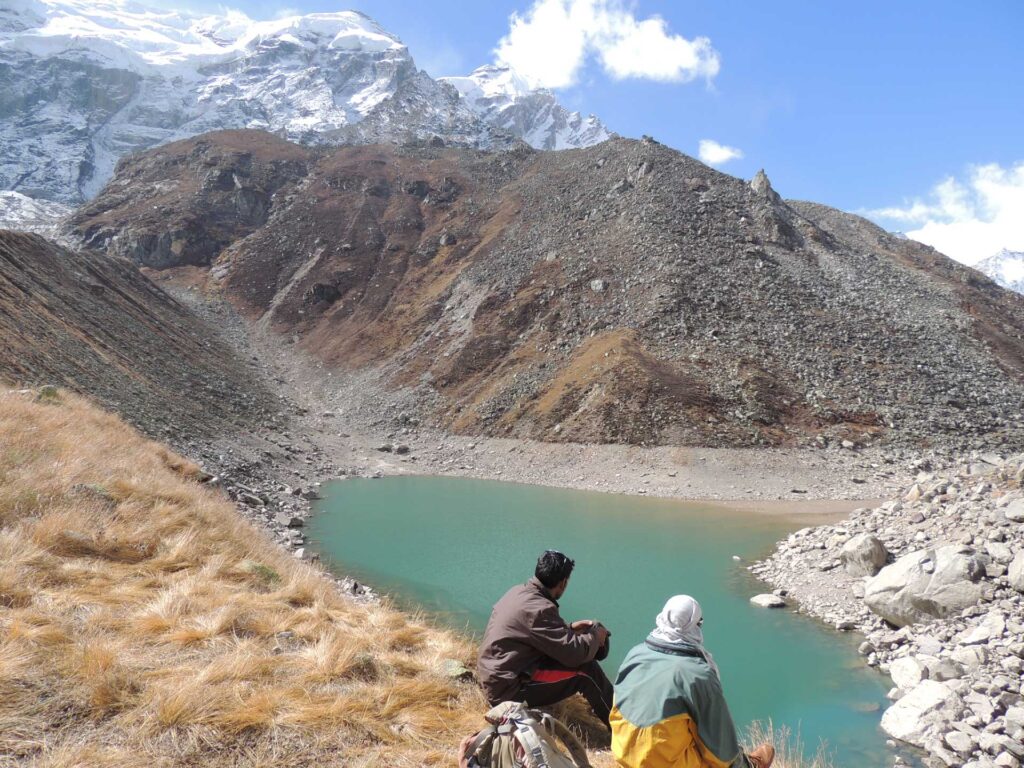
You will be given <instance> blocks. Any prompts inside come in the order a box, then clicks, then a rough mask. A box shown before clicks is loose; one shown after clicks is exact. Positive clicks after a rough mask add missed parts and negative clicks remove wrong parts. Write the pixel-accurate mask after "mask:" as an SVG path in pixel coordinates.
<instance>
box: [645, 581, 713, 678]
mask: <svg viewBox="0 0 1024 768" xmlns="http://www.w3.org/2000/svg"><path fill="white" fill-rule="evenodd" d="M703 616H704V614H703V612H702V611H701V609H700V603H698V602H697V601H696V600H694V599H693V598H692V597H690V596H689V595H676V596H675V597H671V598H669V601H668V602H667V603H665V607H664V608H662V609H661V613H659V614H658V617H657V619H655V627H654V631H652V632H651V634H650V637H651V639H652V640H655V641H657V642H661V643H669V644H671V645H687V646H692V647H693V648H695V649H696V650H697V651H699V652H700V654H701V655H702V656H703V657H704V659H705V661H707V663H708V664H709V665H710V666H711V668H712V669H713V670H714V671H715V674H716V675H717V674H718V665H717V664H715V662H714V659H712V657H711V654H710V653H708V652H707V649H706V648H704V631H703V630H702V629H701V628H700V620H701V618H702V617H703Z"/></svg>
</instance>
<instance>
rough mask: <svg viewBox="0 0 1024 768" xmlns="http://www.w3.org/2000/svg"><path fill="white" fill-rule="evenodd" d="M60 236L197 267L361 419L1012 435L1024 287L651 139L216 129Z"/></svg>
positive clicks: (125, 185) (534, 431) (141, 159)
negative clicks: (328, 143)
mask: <svg viewBox="0 0 1024 768" xmlns="http://www.w3.org/2000/svg"><path fill="white" fill-rule="evenodd" d="M72 234H73V235H74V236H75V237H78V238H80V239H81V241H82V242H84V243H86V244H87V245H88V246H89V247H92V248H101V249H109V250H110V251H111V252H113V253H117V254H121V255H124V256H127V257H129V258H131V259H133V260H134V261H136V262H137V263H141V264H145V265H148V266H152V267H157V268H161V269H163V268H170V267H177V266H179V265H188V264H191V265H204V266H205V265H209V267H210V270H209V275H208V276H209V278H210V283H211V286H212V287H213V288H214V289H216V290H220V291H222V292H223V294H224V295H225V296H226V297H227V298H228V299H229V300H230V301H232V302H233V303H234V304H235V305H236V306H237V307H238V308H240V309H241V310H242V311H243V313H245V314H246V315H247V316H248V317H249V318H251V319H252V320H253V321H254V322H257V323H259V324H260V326H261V327H263V328H267V329H271V330H273V331H275V332H277V333H279V334H281V335H282V336H283V337H284V338H286V339H288V340H293V341H296V342H297V343H298V344H299V345H300V346H301V347H302V348H304V349H305V350H307V351H308V352H309V353H310V354H311V355H313V356H315V357H317V358H319V359H320V360H322V361H324V362H326V363H327V364H329V365H334V366H343V367H346V368H347V369H349V370H353V369H360V368H362V369H372V370H373V371H374V372H375V373H376V375H377V377H378V378H377V380H378V382H379V387H380V388H381V390H382V391H388V392H391V393H392V397H391V401H390V402H391V407H390V408H385V409H382V410H381V417H382V419H386V420H390V421H391V422H393V423H397V424H400V423H403V422H405V423H407V422H409V421H410V420H413V421H417V420H418V421H423V422H426V423H433V424H437V425H440V426H442V427H446V428H450V429H453V430H455V431H457V432H463V433H471V434H490V435H500V436H516V437H530V438H538V439H542V440H556V441H560V440H572V441H585V442H620V443H633V444H652V443H657V444H703V445H720V446H747V445H793V444H808V443H814V442H817V443H819V444H828V443H831V442H834V443H836V444H838V443H840V442H843V443H844V444H845V445H848V446H851V447H852V446H855V445H857V444H866V443H869V442H873V441H877V440H881V439H884V440H889V441H894V442H899V443H903V444H906V445H911V446H920V445H922V444H926V443H928V442H943V441H946V442H957V443H958V444H960V445H970V444H972V443H978V444H992V443H999V442H1000V441H1007V442H1009V443H1010V444H1014V445H1019V444H1020V443H1021V437H1022V423H1021V422H1022V415H1021V404H1022V403H1024V299H1022V298H1021V297H1020V296H1017V295H1015V294H1012V293H1010V292H1007V291H1004V290H1003V289H1001V288H999V287H998V286H996V285H995V284H994V283H992V282H991V281H990V280H988V279H986V278H984V277H983V276H981V275H980V274H979V273H977V272H975V271H973V270H970V269H968V268H966V267H963V266H961V265H958V264H956V263H955V262H953V261H951V260H949V259H947V258H945V257H944V256H942V255H941V254H939V253H937V252H935V251H934V250H932V249H930V248H928V247H926V246H922V245H920V244H917V243H914V242H912V241H905V240H900V239H898V238H896V237H893V236H890V235H888V234H887V233H885V232H884V231H883V230H881V229H879V228H877V227H875V226H874V225H872V224H870V223H869V222H867V221H865V220H863V219H860V218H858V217H855V216H851V215H848V214H843V213H841V212H839V211H835V210H832V209H829V208H826V207H824V206H818V205H814V204H809V203H795V202H794V203H786V202H785V201H783V200H782V199H781V198H780V197H779V195H778V194H777V193H776V192H775V191H774V190H773V189H772V188H771V185H770V183H769V182H768V179H767V177H766V176H764V175H763V174H759V175H758V177H757V178H756V179H755V180H754V181H753V182H752V183H750V184H748V183H746V182H743V181H741V180H739V179H735V178H733V177H730V176H726V175H724V174H721V173H718V172H716V171H714V170H712V169H710V168H708V167H706V166H704V165H702V164H701V163H698V162H697V161H695V160H693V159H691V158H688V157H686V156H684V155H681V154H679V153H678V152H675V151H673V150H670V149H668V148H666V147H664V146H662V145H660V144H658V143H656V142H653V141H643V142H637V141H628V140H612V141H609V142H606V143H604V144H601V145H597V146H595V147H591V148H588V149H584V150H570V151H566V152H559V153H542V152H533V151H530V150H528V149H526V148H523V149H520V150H517V151H513V152H504V153H500V154H489V153H481V152H477V151H473V150H468V149H457V148H445V147H429V146H422V145H420V146H412V145H409V146H404V147H395V146H364V147H348V148H341V149H337V150H327V149H319V150H317V149H309V148H304V147H300V146H296V145H293V144H290V143H288V142H285V141H283V140H280V139H276V138H274V137H270V136H268V135H266V134H262V133H258V132H221V133H216V134H210V135H207V136H204V137H201V138H198V139H194V140H190V141H184V142H178V143H175V144H172V145H168V146H166V147H163V148H160V149H157V150H152V151H150V152H147V153H145V154H143V155H139V156H137V157H134V158H132V159H130V160H126V161H124V162H123V163H122V164H121V165H120V166H119V168H118V173H117V175H116V177H115V179H114V180H113V181H112V182H111V183H110V185H108V186H107V187H106V188H105V190H104V191H103V193H102V194H101V195H99V196H98V197H97V198H96V199H95V200H94V201H92V202H91V203H90V204H88V205H87V206H84V207H83V208H82V209H80V210H79V212H78V213H77V214H76V216H75V217H74V219H73V222H72Z"/></svg>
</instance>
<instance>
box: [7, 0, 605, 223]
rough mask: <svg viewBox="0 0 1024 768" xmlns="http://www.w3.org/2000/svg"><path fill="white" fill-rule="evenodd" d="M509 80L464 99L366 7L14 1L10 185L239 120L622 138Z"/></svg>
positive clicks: (560, 140) (475, 134)
mask: <svg viewBox="0 0 1024 768" xmlns="http://www.w3.org/2000/svg"><path fill="white" fill-rule="evenodd" d="M503 84H504V85H506V86H507V85H510V84H511V81H507V80H506V81H502V82H501V83H497V84H495V83H494V82H492V83H491V89H490V91H489V93H490V95H491V98H492V99H494V98H497V99H499V100H500V101H501V105H502V106H501V109H500V110H498V111H497V112H495V110H494V109H493V108H492V106H493V105H490V104H488V105H483V106H481V105H478V103H477V100H473V99H470V100H467V99H463V98H460V95H459V92H458V90H456V88H454V87H453V86H452V85H449V84H447V83H444V82H441V81H436V80H433V79H432V78H431V77H429V76H428V75H427V74H426V73H425V72H423V71H421V70H418V69H417V68H416V64H415V62H414V61H413V59H412V57H411V56H410V55H409V51H408V49H406V47H405V46H404V45H403V44H402V43H401V42H400V41H399V40H398V38H396V37H395V36H393V35H392V34H390V33H389V32H387V31H385V30H384V29H382V28H381V27H380V26H379V25H378V24H377V23H376V22H374V21H373V20H371V19H369V18H368V17H366V16H364V15H362V14H360V13H356V12H341V13H322V14H311V15H308V16H295V17H291V18H286V19H281V20H277V21H267V22H256V21H253V20H251V19H248V18H246V17H245V16H244V15H243V14H240V13H238V12H230V13H226V14H225V15H222V16H209V17H200V16H196V15H192V14H189V13H185V12H176V11H163V10H159V9H148V8H146V7H145V6H140V5H134V4H133V5H125V4H122V3H118V2H114V1H113V0H101V1H100V2H93V3H83V2H79V0H16V2H14V3H13V4H11V3H7V4H5V6H4V8H2V9H0V189H8V190H15V191H18V192H21V193H23V194H26V195H28V196H30V197H35V198H43V199H47V200H56V201H61V202H67V203H78V202H81V201H82V200H87V199H89V198H90V197H92V195H94V194H95V193H96V192H97V191H98V190H99V189H100V187H101V186H102V185H103V184H104V183H106V181H107V180H108V179H109V178H110V176H111V174H112V172H113V169H114V165H115V164H116V162H117V160H118V158H120V157H122V156H124V155H125V154H128V153H131V152H134V151H137V150H140V149H144V148H147V147H152V146H154V145H157V144H161V143H164V142H167V141H173V140H175V139H180V138H184V137H188V136H193V135H196V134H201V133H204V132H208V131H212V130H218V129H224V128H260V129H265V130H268V131H273V132H275V133H278V134H281V135H285V136H288V137H289V138H291V139H293V140H296V141H302V142H305V143H328V144H338V143H343V142H367V141H398V142H402V141H407V140H410V139H413V140H429V139H431V138H432V137H437V136H439V137H442V138H443V140H444V141H447V142H449V143H457V144H465V145H470V146H475V147H507V146H510V145H511V144H513V143H514V142H515V141H516V140H517V137H522V138H525V139H526V140H527V141H533V142H536V143H537V146H547V145H551V146H552V147H559V148H560V147H565V146H579V145H581V144H585V143H593V142H595V141H601V140H603V139H604V138H605V137H606V136H607V133H606V132H605V131H604V129H603V127H602V126H600V124H599V123H597V122H596V120H595V119H594V118H588V119H587V120H583V119H581V118H580V117H579V115H577V114H574V113H573V114H570V113H568V112H567V111H565V110H564V109H562V108H561V107H559V106H558V104H557V102H555V100H554V98H553V97H552V96H551V94H549V93H547V92H541V93H537V94H535V92H533V91H530V90H529V89H526V90H514V91H510V92H507V93H505V94H504V95H501V94H500V93H498V92H497V91H500V89H501V87H502V85H503ZM495 89H497V91H496V90H495ZM520 103H522V104H524V106H523V107H522V108H520V107H519V106H517V105H519V104H520Z"/></svg>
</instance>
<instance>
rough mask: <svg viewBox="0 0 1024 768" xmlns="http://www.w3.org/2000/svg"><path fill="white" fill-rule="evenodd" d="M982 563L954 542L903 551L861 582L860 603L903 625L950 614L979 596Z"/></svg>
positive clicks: (891, 622)
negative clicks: (862, 599)
mask: <svg viewBox="0 0 1024 768" xmlns="http://www.w3.org/2000/svg"><path fill="white" fill-rule="evenodd" d="M984 573H985V566H984V563H983V562H982V561H981V560H980V559H979V558H978V557H977V556H976V554H975V552H974V550H972V549H970V548H968V547H962V546H959V545H950V546H945V547H940V548H938V549H928V550H925V551H921V552H913V553H911V554H909V555H904V556H903V557H901V558H900V559H899V560H897V561H896V562H895V563H893V564H892V565H889V566H886V567H885V568H883V569H882V570H881V571H879V573H878V575H877V576H875V577H874V578H872V579H870V580H869V581H868V582H867V583H866V584H865V587H864V603H865V605H867V607H868V608H870V609H871V610H872V611H873V612H874V613H875V614H877V615H878V616H881V617H882V618H883V619H885V620H886V621H888V622H889V623H890V624H894V625H896V626H898V627H903V626H906V625H908V624H915V623H918V622H928V621H933V620H934V619H938V618H946V617H948V616H952V615H955V614H957V613H959V612H960V611H962V610H963V609H964V608H966V607H968V606H971V605H975V604H977V602H978V601H979V600H980V599H981V596H982V586H981V585H980V584H979V583H978V581H979V580H980V579H981V578H982V576H983V575H984Z"/></svg>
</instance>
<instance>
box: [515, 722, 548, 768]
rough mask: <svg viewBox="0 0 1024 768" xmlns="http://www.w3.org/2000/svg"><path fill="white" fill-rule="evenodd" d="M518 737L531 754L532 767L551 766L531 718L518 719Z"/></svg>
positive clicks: (544, 767) (546, 767)
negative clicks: (531, 723) (530, 720)
mask: <svg viewBox="0 0 1024 768" xmlns="http://www.w3.org/2000/svg"><path fill="white" fill-rule="evenodd" d="M515 723H516V739H517V740H518V741H519V743H520V744H522V745H523V749H525V750H526V753H527V755H529V756H530V768H549V766H548V761H547V760H546V759H545V757H544V747H543V746H541V743H540V739H539V738H537V733H536V731H534V730H533V728H532V727H531V726H530V723H529V720H527V719H526V718H523V719H522V720H519V719H517V720H516V721H515Z"/></svg>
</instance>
